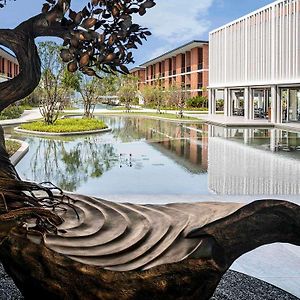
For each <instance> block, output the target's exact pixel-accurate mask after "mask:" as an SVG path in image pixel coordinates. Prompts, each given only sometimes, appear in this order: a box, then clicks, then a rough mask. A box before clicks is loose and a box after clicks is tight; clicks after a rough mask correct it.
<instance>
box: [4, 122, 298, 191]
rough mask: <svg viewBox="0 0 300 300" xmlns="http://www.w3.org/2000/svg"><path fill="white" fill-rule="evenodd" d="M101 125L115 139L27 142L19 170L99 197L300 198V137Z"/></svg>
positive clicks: (163, 126) (249, 131)
mask: <svg viewBox="0 0 300 300" xmlns="http://www.w3.org/2000/svg"><path fill="white" fill-rule="evenodd" d="M101 119H103V120H104V121H105V122H106V123H107V124H108V125H109V127H111V128H112V132H110V133H105V134H97V135H86V136H78V137H75V138H69V137H68V138H66V137H64V138H55V139H53V138H51V139H48V138H40V137H33V136H24V135H23V136H21V138H22V139H24V140H25V141H26V142H27V143H29V145H30V150H29V152H28V154H27V155H26V156H25V157H24V159H22V160H21V162H20V163H19V164H18V165H17V171H18V172H19V174H20V175H21V177H23V178H24V179H28V180H34V181H37V182H40V181H51V182H53V183H55V184H56V185H58V186H60V187H62V188H63V189H65V190H69V191H73V192H79V193H84V194H89V195H95V196H99V195H105V194H169V195H178V194H182V195H183V194H184V195H196V194H197V195H199V194H202V195H207V194H218V195H298V194H300V134H297V133H292V132H286V131H280V130H275V129H241V128H240V129H225V128H221V127H216V126H212V125H202V124H179V123H176V122H175V123H172V122H167V121H157V120H152V119H144V118H131V117H102V118H101ZM9 131H10V130H9V129H7V132H9ZM14 135H15V134H14ZM19 137H20V136H19Z"/></svg>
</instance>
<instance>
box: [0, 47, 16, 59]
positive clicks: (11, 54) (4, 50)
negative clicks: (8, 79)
mask: <svg viewBox="0 0 300 300" xmlns="http://www.w3.org/2000/svg"><path fill="white" fill-rule="evenodd" d="M1 50H2V51H3V52H5V53H6V54H7V55H9V56H11V57H12V58H17V57H16V56H15V55H14V54H13V53H10V52H9V51H7V50H6V49H4V48H2V47H1V46H0V51H1Z"/></svg>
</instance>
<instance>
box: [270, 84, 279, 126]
mask: <svg viewBox="0 0 300 300" xmlns="http://www.w3.org/2000/svg"><path fill="white" fill-rule="evenodd" d="M271 101H272V103H271V122H272V123H276V121H277V101H278V98H277V86H276V85H272V86H271Z"/></svg>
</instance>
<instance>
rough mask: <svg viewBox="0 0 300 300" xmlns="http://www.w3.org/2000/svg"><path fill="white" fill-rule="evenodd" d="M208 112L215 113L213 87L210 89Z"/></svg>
mask: <svg viewBox="0 0 300 300" xmlns="http://www.w3.org/2000/svg"><path fill="white" fill-rule="evenodd" d="M208 114H209V115H212V114H213V104H212V89H209V90H208Z"/></svg>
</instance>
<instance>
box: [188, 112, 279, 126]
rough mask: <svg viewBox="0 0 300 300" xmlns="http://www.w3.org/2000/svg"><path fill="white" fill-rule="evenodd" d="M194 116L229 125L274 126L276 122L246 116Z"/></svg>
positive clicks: (217, 123) (215, 123)
mask: <svg viewBox="0 0 300 300" xmlns="http://www.w3.org/2000/svg"><path fill="white" fill-rule="evenodd" d="M193 116H194V117H196V118H197V117H198V118H201V119H203V120H205V121H206V122H207V123H210V124H214V125H221V126H228V127H238V126H243V127H245V126H246V127H274V124H273V123H271V122H269V121H268V120H266V119H255V120H246V119H245V118H244V117H238V116H234V117H225V116H223V115H213V116H212V115H203V114H202V115H198V114H197V115H193Z"/></svg>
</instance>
